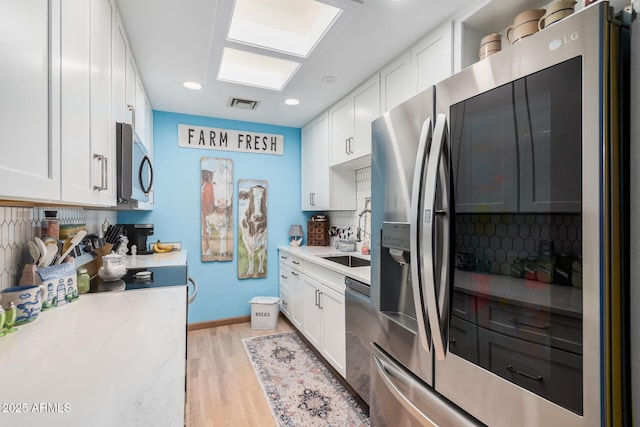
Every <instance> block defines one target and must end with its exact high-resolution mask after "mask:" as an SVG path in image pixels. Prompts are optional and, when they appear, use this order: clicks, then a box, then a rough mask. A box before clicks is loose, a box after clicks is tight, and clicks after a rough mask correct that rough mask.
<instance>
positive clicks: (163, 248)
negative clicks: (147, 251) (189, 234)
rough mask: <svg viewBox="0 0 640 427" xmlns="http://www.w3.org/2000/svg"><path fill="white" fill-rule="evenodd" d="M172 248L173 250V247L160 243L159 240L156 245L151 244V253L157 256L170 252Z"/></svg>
mask: <svg viewBox="0 0 640 427" xmlns="http://www.w3.org/2000/svg"><path fill="white" fill-rule="evenodd" d="M174 248H175V245H168V244H166V243H161V242H160V240H158V241H157V242H156V243H154V244H153V252H155V253H157V254H163V253H165V252H171V251H172V250H173V249H174Z"/></svg>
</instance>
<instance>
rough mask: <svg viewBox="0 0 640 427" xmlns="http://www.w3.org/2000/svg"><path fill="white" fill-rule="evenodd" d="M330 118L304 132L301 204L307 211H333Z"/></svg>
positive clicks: (312, 123) (320, 121)
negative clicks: (330, 191) (331, 201)
mask: <svg viewBox="0 0 640 427" xmlns="http://www.w3.org/2000/svg"><path fill="white" fill-rule="evenodd" d="M328 143H329V116H328V114H327V113H324V114H322V115H321V116H320V117H318V118H316V119H315V120H314V121H313V122H311V123H310V124H308V125H307V126H305V127H304V128H303V129H302V142H301V168H300V176H301V182H300V184H301V188H302V194H301V202H302V210H303V211H316V210H318V211H319V210H325V209H329V208H330V205H329V204H330V196H329V190H330V183H329V173H330V169H329V147H328Z"/></svg>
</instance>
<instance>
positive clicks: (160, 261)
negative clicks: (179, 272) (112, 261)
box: [122, 251, 187, 268]
mask: <svg viewBox="0 0 640 427" xmlns="http://www.w3.org/2000/svg"><path fill="white" fill-rule="evenodd" d="M122 263H123V264H124V266H125V267H126V268H149V267H170V266H174V265H186V264H187V251H171V252H166V253H162V254H149V255H126V256H125V257H123V258H122Z"/></svg>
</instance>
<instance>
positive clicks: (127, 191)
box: [116, 123, 153, 203]
mask: <svg viewBox="0 0 640 427" xmlns="http://www.w3.org/2000/svg"><path fill="white" fill-rule="evenodd" d="M116 155H117V159H118V168H117V171H118V203H131V202H134V201H138V202H148V201H149V193H150V192H151V188H152V186H153V166H152V164H151V158H150V157H149V153H148V151H147V148H146V147H145V146H144V144H143V143H142V141H141V140H140V138H139V137H138V135H137V134H136V132H135V131H134V129H133V127H132V126H131V125H130V124H127V123H116Z"/></svg>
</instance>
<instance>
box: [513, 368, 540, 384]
mask: <svg viewBox="0 0 640 427" xmlns="http://www.w3.org/2000/svg"><path fill="white" fill-rule="evenodd" d="M507 371H510V372H513V373H514V374H517V375H522V376H523V377H525V378H529V379H531V380H535V381H542V377H541V376H540V375H533V374H528V373H526V372H522V371H518V370H517V369H516V368H514V367H513V366H512V365H509V366H507Z"/></svg>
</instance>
